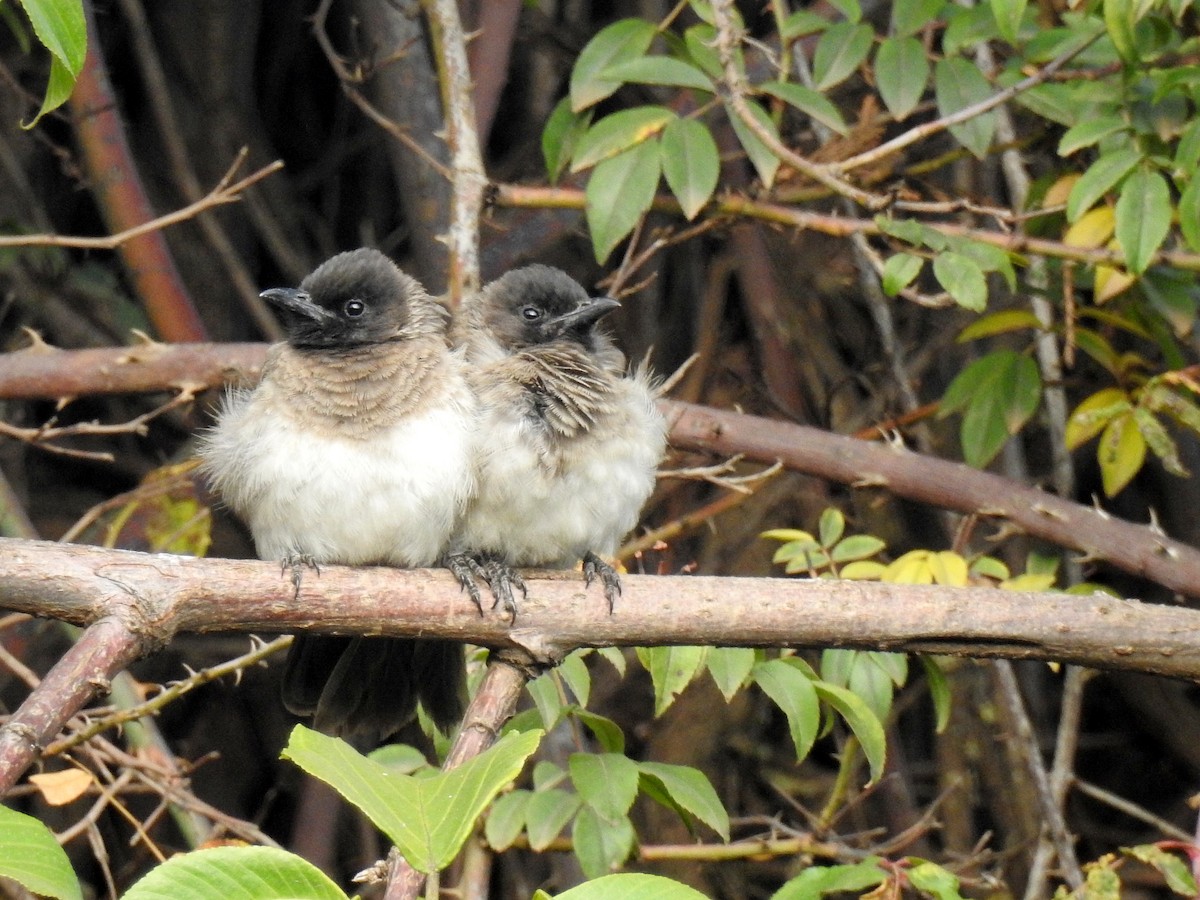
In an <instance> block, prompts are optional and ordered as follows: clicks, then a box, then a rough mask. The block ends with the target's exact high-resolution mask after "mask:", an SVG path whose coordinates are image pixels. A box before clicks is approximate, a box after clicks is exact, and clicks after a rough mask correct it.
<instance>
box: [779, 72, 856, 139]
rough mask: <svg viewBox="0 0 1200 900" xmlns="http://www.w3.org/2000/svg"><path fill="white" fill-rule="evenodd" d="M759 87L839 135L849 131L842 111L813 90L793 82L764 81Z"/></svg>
mask: <svg viewBox="0 0 1200 900" xmlns="http://www.w3.org/2000/svg"><path fill="white" fill-rule="evenodd" d="M758 87H759V90H762V91H765V92H766V93H768V94H770V95H771V96H772V97H778V98H779V99H780V100H782V101H783V102H784V103H787V104H788V105H790V106H794V107H796V109H798V110H800V112H802V113H805V114H806V115H808V116H809V118H811V119H815V120H816V121H818V122H820V123H821V124H822V125H825V126H826V127H828V128H830V129H832V130H833V131H836V132H837V133H838V134H845V133H846V132H847V131H848V130H849V129H848V128H847V127H846V120H845V119H843V118H842V113H841V111H840V110H839V109H838V108H837V107H836V106H834V105H833V104H832V103H830V102H829V100H827V99H826V98H825V96H824V95H822V94H819V93H817V92H816V91H814V90H812V89H811V88H806V87H805V86H804V85H802V84H795V83H794V82H791V81H764V82H763V83H762V84H760V85H759V86H758Z"/></svg>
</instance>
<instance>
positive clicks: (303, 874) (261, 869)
mask: <svg viewBox="0 0 1200 900" xmlns="http://www.w3.org/2000/svg"><path fill="white" fill-rule="evenodd" d="M123 896H124V897H126V898H129V900H285V898H287V900H346V895H345V894H344V893H342V891H341V889H340V888H338V886H337V885H336V884H334V883H333V882H332V881H331V880H330V879H329V876H328V875H326V874H325V873H324V872H322V871H321V870H320V869H318V868H317V867H316V866H314V865H313V864H312V863H310V862H308V861H307V860H305V859H302V858H301V857H299V856H296V855H295V854H294V853H288V852H287V851H286V850H280V849H278V848H275V847H212V848H210V849H207V850H194V851H192V852H191V853H183V854H180V855H179V856H173V857H171V858H170V859H168V860H167V861H166V862H165V863H163V864H162V865H160V866H156V867H155V868H153V869H151V870H150V872H149V873H147V874H146V876H145V877H143V878H142V879H141V880H140V881H138V882H137V883H136V884H134V885H133V887H131V888H130V889H129V890H128V891H126V892H125V894H124V895H123Z"/></svg>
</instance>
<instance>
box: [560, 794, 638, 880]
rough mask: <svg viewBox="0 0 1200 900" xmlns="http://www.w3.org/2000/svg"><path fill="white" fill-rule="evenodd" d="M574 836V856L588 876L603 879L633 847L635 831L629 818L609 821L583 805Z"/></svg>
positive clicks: (573, 831)
mask: <svg viewBox="0 0 1200 900" xmlns="http://www.w3.org/2000/svg"><path fill="white" fill-rule="evenodd" d="M571 837H572V838H573V844H574V849H575V858H576V859H578V860H579V865H580V867H581V868H582V869H583V874H584V875H585V876H587V877H588V878H600V877H601V876H602V875H607V874H608V873H609V872H611V871H612V870H613V869H616V868H619V867H620V865H621V864H622V863H624V862H625V860H626V859H628V858H629V853H630V851H632V850H633V842H634V832H633V825H632V824H631V823H630V821H629V819H624V818H623V819H619V820H618V821H616V822H606V821H605V820H604V819H601V818H600V816H599V815H597V814H596V811H595V810H594V809H592V808H591V807H590V806H584V807H581V808H580V810H579V815H577V816H576V817H575V827H574V829H573V830H572V833H571ZM593 883H598V882H593ZM584 886H585V887H586V885H584ZM567 893H571V892H570V891H568V892H567ZM605 896H609V897H611V896H612V895H611V894H608V895H605ZM638 896H640V895H638Z"/></svg>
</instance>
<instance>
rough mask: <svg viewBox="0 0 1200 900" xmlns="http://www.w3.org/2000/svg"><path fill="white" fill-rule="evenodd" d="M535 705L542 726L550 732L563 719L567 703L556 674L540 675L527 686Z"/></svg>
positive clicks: (551, 672)
mask: <svg viewBox="0 0 1200 900" xmlns="http://www.w3.org/2000/svg"><path fill="white" fill-rule="evenodd" d="M526 690H528V691H529V696H530V697H532V698H533V704H534V706H536V707H537V711H538V714H539V715H540V716H541V718H542V726H543V727H544V728H545V729H546V730H547V731H549V730H550V729H551V728H553V727H554V726H555V725H557V724H558V721H559V719H561V718H562V717H563V712H564V707H565V701H564V699H563V696H562V691H561V690H560V688H559V684H558V681H557V680H556V679H555V677H554V672H553V671H550V672H546V673H544V674H542V675H539V676H538V677H537V678H535V679H533V680H532V681H531V682H529V683H528V684H527V685H526Z"/></svg>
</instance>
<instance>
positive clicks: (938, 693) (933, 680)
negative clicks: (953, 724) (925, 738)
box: [917, 653, 953, 734]
mask: <svg viewBox="0 0 1200 900" xmlns="http://www.w3.org/2000/svg"><path fill="white" fill-rule="evenodd" d="M917 659H918V660H920V662H921V668H922V669H924V670H925V683H926V684H927V685H929V699H930V700H931V701H932V703H933V712H934V721H935V725H934V730H935V731H936V732H937V733H938V734H941V733H942V732H944V731H945V730H946V726H947V725H949V724H950V710H951V700H952V699H953V698H952V696H951V692H950V681H949V679H947V678H946V673H945V672H943V671H942V667H941V666H939V665H938V663H937V659H935V658H934V657H932V656H927V655H926V654H924V653H921V654H918V656H917Z"/></svg>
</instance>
